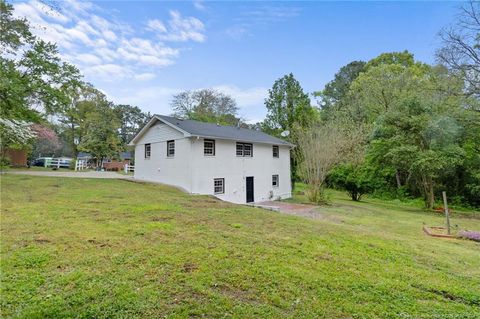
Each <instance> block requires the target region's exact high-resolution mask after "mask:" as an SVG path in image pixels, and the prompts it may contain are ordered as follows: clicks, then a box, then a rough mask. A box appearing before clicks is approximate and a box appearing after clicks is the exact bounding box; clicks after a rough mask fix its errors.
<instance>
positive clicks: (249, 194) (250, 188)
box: [247, 176, 254, 203]
mask: <svg viewBox="0 0 480 319" xmlns="http://www.w3.org/2000/svg"><path fill="white" fill-rule="evenodd" d="M253 201H254V199H253V176H249V177H247V203H251V202H253Z"/></svg>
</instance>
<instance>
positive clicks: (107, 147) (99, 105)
mask: <svg viewBox="0 0 480 319" xmlns="http://www.w3.org/2000/svg"><path fill="white" fill-rule="evenodd" d="M80 104H81V105H79V108H80V109H81V113H83V114H82V122H81V124H80V130H81V134H82V139H81V141H80V143H79V145H78V149H79V150H81V151H84V152H88V153H90V154H92V156H93V157H94V158H96V159H97V165H98V164H99V163H100V161H101V160H102V159H104V158H106V157H115V156H117V155H118V152H119V151H121V149H122V145H121V140H120V137H119V135H118V130H119V128H120V121H119V120H118V117H117V116H116V113H115V110H114V108H113V107H112V105H111V103H110V102H108V101H107V100H106V98H105V96H103V95H102V94H98V95H97V96H96V97H95V98H94V99H92V100H88V101H82V102H80Z"/></svg>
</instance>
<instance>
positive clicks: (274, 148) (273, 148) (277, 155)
mask: <svg viewBox="0 0 480 319" xmlns="http://www.w3.org/2000/svg"><path fill="white" fill-rule="evenodd" d="M272 152H273V157H277V158H278V157H279V156H280V153H279V152H278V145H273V147H272Z"/></svg>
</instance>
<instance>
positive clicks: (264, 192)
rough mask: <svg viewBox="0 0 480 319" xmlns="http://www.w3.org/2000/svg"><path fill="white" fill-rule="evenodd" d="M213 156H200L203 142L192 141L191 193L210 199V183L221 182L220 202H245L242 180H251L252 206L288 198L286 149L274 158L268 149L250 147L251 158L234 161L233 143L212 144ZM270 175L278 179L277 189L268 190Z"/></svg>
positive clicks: (234, 145)
mask: <svg viewBox="0 0 480 319" xmlns="http://www.w3.org/2000/svg"><path fill="white" fill-rule="evenodd" d="M215 148H216V150H215V156H205V155H204V154H203V139H192V149H191V151H192V174H193V175H192V193H198V194H211V195H213V179H214V178H225V194H221V195H215V196H217V197H218V198H220V199H223V200H226V201H230V202H234V203H245V202H246V177H248V176H253V177H254V199H255V201H256V202H259V201H265V200H269V199H270V191H272V192H273V199H277V198H278V197H280V198H289V197H291V181H290V153H289V148H288V147H286V146H280V147H279V150H280V156H279V158H274V157H273V154H272V145H268V144H258V143H253V157H237V156H236V152H235V150H236V141H227V140H218V139H217V140H215ZM272 175H279V181H280V183H279V184H280V185H279V187H272Z"/></svg>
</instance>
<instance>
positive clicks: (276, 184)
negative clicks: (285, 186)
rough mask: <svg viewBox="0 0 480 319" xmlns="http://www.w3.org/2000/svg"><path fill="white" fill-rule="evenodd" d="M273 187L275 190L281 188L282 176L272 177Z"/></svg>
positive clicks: (275, 175)
mask: <svg viewBox="0 0 480 319" xmlns="http://www.w3.org/2000/svg"><path fill="white" fill-rule="evenodd" d="M275 177H276V179H277V181H276V183H275V182H274V179H275ZM272 187H275V188H278V187H280V176H279V175H278V174H273V175H272Z"/></svg>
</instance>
